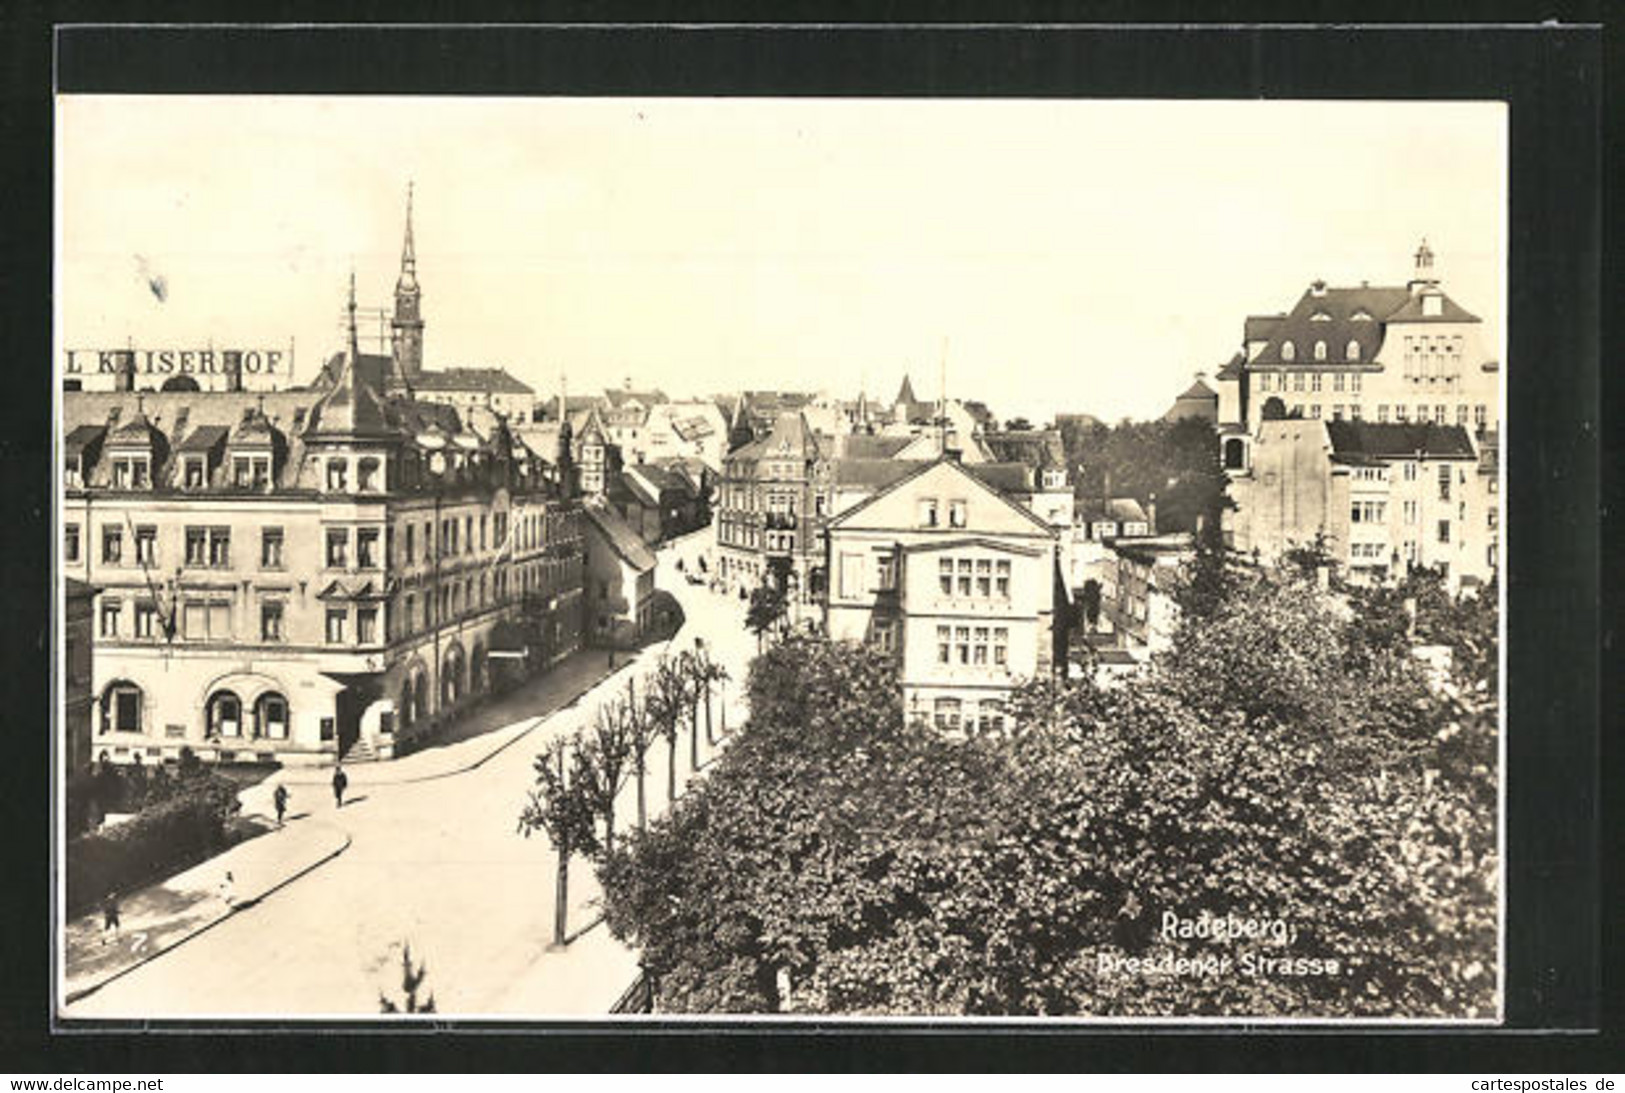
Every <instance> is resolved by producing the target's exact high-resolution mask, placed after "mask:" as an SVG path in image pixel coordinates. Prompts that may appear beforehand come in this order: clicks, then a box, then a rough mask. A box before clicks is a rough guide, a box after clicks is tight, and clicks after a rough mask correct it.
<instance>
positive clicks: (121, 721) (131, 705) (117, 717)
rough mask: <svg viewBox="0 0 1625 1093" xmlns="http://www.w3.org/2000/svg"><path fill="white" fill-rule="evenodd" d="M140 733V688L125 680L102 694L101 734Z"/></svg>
mask: <svg viewBox="0 0 1625 1093" xmlns="http://www.w3.org/2000/svg"><path fill="white" fill-rule="evenodd" d="M140 731H141V688H140V687H137V686H136V685H135V684H134V683H131V682H130V681H129V680H127V679H120V680H117V681H115V682H113V683H109V684H108V685H107V689H106V690H105V691H103V692H102V732H140Z"/></svg>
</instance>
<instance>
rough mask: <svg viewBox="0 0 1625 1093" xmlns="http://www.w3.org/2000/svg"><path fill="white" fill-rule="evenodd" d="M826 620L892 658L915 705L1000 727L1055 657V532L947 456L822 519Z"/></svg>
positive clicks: (950, 718)
mask: <svg viewBox="0 0 1625 1093" xmlns="http://www.w3.org/2000/svg"><path fill="white" fill-rule="evenodd" d="M827 549H828V563H827V564H828V569H829V573H830V583H829V589H828V594H827V596H826V599H825V607H824V622H825V628H826V630H827V631H828V633H829V635H830V636H831V637H832V638H834V639H836V640H845V641H859V642H864V643H866V644H869V645H872V646H874V647H876V648H878V649H880V650H882V651H883V652H885V653H887V654H889V655H891V656H892V657H894V658H895V659H896V662H897V666H898V679H899V683H900V685H901V687H902V691H903V702H904V707H905V709H906V710H907V712H908V714H909V716H910V717H913V718H919V719H924V720H928V721H930V722H931V723H933V724H935V725H937V726H938V727H940V728H942V729H943V730H945V731H949V732H974V731H977V730H979V729H982V730H990V729H997V728H1000V727H1002V725H1003V719H1004V716H1005V715H1004V703H1005V701H1006V699H1007V698H1008V697H1009V694H1010V692H1011V690H1012V689H1013V688H1015V687H1016V686H1019V685H1020V684H1021V683H1022V682H1023V681H1025V680H1029V679H1034V678H1038V677H1042V676H1046V675H1047V674H1049V673H1050V672H1051V671H1052V670H1053V668H1054V665H1055V664H1056V663H1057V661H1058V658H1057V652H1056V650H1057V640H1058V639H1059V640H1062V641H1064V638H1065V635H1064V634H1060V635H1058V634H1057V632H1056V627H1055V617H1056V611H1057V606H1058V595H1059V580H1058V560H1057V550H1058V547H1057V533H1056V530H1055V529H1054V528H1053V527H1051V526H1050V525H1049V524H1048V523H1047V522H1045V521H1044V520H1042V519H1040V518H1039V517H1037V516H1035V515H1034V514H1033V513H1032V512H1030V511H1029V510H1027V509H1026V508H1023V507H1022V506H1021V505H1018V504H1016V503H1015V502H1013V501H1012V500H1010V499H1009V498H1008V497H1006V496H1004V495H1003V494H1001V493H1000V492H999V491H997V490H996V489H994V488H993V487H991V486H989V485H988V484H987V483H986V482H984V481H983V480H982V479H981V478H979V477H977V476H976V475H974V474H972V473H970V471H969V470H968V469H967V468H966V467H965V466H964V465H962V464H961V463H959V462H958V461H957V460H955V459H953V458H952V457H951V456H949V457H944V458H942V459H939V460H936V461H934V462H930V463H923V464H920V465H918V466H917V467H916V468H915V469H914V470H913V472H912V473H911V474H909V475H907V476H905V477H903V478H901V479H899V480H897V481H896V482H893V483H892V484H890V485H888V486H886V487H884V488H882V489H880V490H879V491H877V492H876V493H875V494H873V495H872V496H871V497H870V498H869V499H868V500H866V501H864V502H862V503H860V504H858V505H856V506H854V507H853V508H851V509H849V510H848V511H846V512H844V513H842V514H840V515H838V516H836V517H835V518H833V519H832V520H831V521H830V522H829V525H828V548H827Z"/></svg>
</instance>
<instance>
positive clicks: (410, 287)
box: [390, 182, 423, 391]
mask: <svg viewBox="0 0 1625 1093" xmlns="http://www.w3.org/2000/svg"><path fill="white" fill-rule="evenodd" d="M390 327H391V335H392V337H391V349H392V355H393V356H394V358H395V373H396V375H397V376H398V377H399V378H398V380H397V381H396V382H397V383H398V384H399V385H400V386H401V387H402V388H405V389H406V390H408V391H409V390H410V389H411V387H412V382H413V381H414V380H416V379H417V378H418V376H419V375H421V374H422V372H423V292H422V290H421V289H420V288H419V287H418V259H417V248H416V245H415V244H414V242H413V239H412V183H410V182H408V183H407V184H406V236H405V239H404V240H403V241H402V243H401V275H400V278H399V279H398V280H397V281H396V282H395V316H394V318H393V319H392V320H391V322H390Z"/></svg>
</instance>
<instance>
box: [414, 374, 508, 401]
mask: <svg viewBox="0 0 1625 1093" xmlns="http://www.w3.org/2000/svg"><path fill="white" fill-rule="evenodd" d="M412 386H413V387H415V388H417V389H418V390H419V391H480V392H484V393H488V394H493V395H533V394H535V393H536V392H535V391H534V390H532V389H531V387H530V385H529V384H526V383H524V382H523V381H521V380H518V379H515V378H514V377H513V376H511V375H509V374H508V371H507V369H505V368H445V369H441V370H439V371H434V372H430V371H428V370H425V371H422V372H419V373H418V374H417V375H416V376H414V377H413V378H412Z"/></svg>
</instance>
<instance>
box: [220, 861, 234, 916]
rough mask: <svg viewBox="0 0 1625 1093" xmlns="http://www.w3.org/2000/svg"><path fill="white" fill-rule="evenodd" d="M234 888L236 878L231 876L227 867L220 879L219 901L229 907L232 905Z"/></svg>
mask: <svg viewBox="0 0 1625 1093" xmlns="http://www.w3.org/2000/svg"><path fill="white" fill-rule="evenodd" d="M236 889H237V878H235V877H233V876H232V875H231V870H230V869H228V870H226V875H225V876H224V877H222V878H221V880H220V901H221V902H222V903H224V904H225V905H226V906H227V907H230V906H231V905H232V901H233V900H235V899H236V898H237V891H236Z"/></svg>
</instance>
